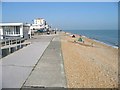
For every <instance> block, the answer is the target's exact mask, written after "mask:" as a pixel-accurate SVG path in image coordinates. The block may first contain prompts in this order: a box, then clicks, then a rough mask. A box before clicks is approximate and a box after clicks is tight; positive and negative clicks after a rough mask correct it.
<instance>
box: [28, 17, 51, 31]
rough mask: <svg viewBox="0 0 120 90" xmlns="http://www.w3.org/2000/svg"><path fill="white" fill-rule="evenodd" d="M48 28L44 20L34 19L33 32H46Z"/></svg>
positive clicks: (31, 27)
mask: <svg viewBox="0 0 120 90" xmlns="http://www.w3.org/2000/svg"><path fill="white" fill-rule="evenodd" d="M48 28H49V27H48V25H47V22H46V21H45V19H43V18H37V19H34V23H33V24H32V25H31V26H30V29H31V30H46V29H48Z"/></svg>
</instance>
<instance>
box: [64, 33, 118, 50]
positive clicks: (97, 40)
mask: <svg viewBox="0 0 120 90" xmlns="http://www.w3.org/2000/svg"><path fill="white" fill-rule="evenodd" d="M63 32H64V33H67V34H68V35H76V36H79V34H76V33H72V32H66V31H63ZM81 36H82V37H86V38H89V39H91V40H94V41H95V42H98V43H101V44H104V45H107V46H110V47H113V48H117V49H118V45H115V44H114V45H113V44H110V43H107V42H104V41H102V40H99V39H96V38H92V37H88V36H85V35H82V34H81Z"/></svg>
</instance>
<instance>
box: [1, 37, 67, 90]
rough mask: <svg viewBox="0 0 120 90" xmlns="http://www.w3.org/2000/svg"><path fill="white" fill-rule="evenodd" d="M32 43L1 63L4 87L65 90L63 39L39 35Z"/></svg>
mask: <svg viewBox="0 0 120 90" xmlns="http://www.w3.org/2000/svg"><path fill="white" fill-rule="evenodd" d="M29 42H31V44H30V45H29V46H27V47H24V48H23V49H21V50H18V51H16V52H14V53H12V54H10V55H8V56H6V57H4V58H2V59H1V60H0V62H2V88H21V87H32V86H38V87H41V86H42V87H54V86H55V87H65V86H66V85H65V77H64V76H65V75H64V69H63V61H62V55H61V48H60V40H59V37H58V36H57V35H56V36H54V35H50V36H39V35H38V36H34V38H32V39H30V40H29ZM56 55H58V56H56Z"/></svg>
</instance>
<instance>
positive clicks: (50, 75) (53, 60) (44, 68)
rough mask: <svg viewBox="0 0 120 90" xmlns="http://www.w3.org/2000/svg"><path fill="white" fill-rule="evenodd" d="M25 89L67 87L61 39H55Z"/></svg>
mask: <svg viewBox="0 0 120 90" xmlns="http://www.w3.org/2000/svg"><path fill="white" fill-rule="evenodd" d="M24 87H27V88H31V87H34V88H36V87H37V88H41V87H42V88H51V87H59V88H65V87H66V79H65V73H64V67H63V58H62V53H61V42H60V37H55V38H53V40H52V41H51V43H50V44H49V46H48V47H47V49H46V50H45V52H44V54H43V55H42V57H41V58H40V60H39V62H38V63H37V65H36V67H35V69H34V70H33V72H32V73H31V75H30V76H29V78H28V79H27V80H26V83H25V84H24Z"/></svg>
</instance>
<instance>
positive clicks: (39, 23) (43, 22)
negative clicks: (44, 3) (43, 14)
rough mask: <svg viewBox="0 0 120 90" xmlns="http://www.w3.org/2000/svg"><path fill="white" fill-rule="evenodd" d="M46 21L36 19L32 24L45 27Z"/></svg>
mask: <svg viewBox="0 0 120 90" xmlns="http://www.w3.org/2000/svg"><path fill="white" fill-rule="evenodd" d="M45 23H46V21H45V19H43V18H37V19H34V24H37V25H45Z"/></svg>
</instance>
